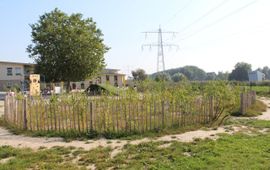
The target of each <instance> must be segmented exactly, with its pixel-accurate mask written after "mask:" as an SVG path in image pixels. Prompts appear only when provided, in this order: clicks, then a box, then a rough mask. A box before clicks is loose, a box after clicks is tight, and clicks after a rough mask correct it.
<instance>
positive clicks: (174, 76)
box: [171, 73, 187, 82]
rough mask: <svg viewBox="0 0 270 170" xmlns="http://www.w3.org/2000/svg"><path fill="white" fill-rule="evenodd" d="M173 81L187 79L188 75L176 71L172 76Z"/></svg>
mask: <svg viewBox="0 0 270 170" xmlns="http://www.w3.org/2000/svg"><path fill="white" fill-rule="evenodd" d="M171 78H172V81H174V82H180V81H185V80H187V77H186V76H185V75H184V74H182V73H175V74H174V75H173V76H172V77H171Z"/></svg>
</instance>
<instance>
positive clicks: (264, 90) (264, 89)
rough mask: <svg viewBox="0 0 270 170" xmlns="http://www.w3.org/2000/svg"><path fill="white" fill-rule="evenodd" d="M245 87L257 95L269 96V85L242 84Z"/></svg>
mask: <svg viewBox="0 0 270 170" xmlns="http://www.w3.org/2000/svg"><path fill="white" fill-rule="evenodd" d="M244 87H245V88H246V89H250V90H254V91H256V93H257V95H259V96H268V97H269V96H270V86H244Z"/></svg>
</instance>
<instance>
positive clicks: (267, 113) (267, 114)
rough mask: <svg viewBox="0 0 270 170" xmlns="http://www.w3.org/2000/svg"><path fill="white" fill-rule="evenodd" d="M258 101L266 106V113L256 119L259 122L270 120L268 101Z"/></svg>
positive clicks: (265, 99) (269, 101) (269, 103)
mask: <svg viewBox="0 0 270 170" xmlns="http://www.w3.org/2000/svg"><path fill="white" fill-rule="evenodd" d="M260 100H261V101H263V102H264V103H265V104H266V105H267V110H266V112H263V113H262V115H260V116H258V117H256V118H257V119H260V120H270V99H267V98H261V99H260Z"/></svg>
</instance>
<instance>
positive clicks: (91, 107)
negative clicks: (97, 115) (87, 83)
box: [90, 101, 93, 131]
mask: <svg viewBox="0 0 270 170" xmlns="http://www.w3.org/2000/svg"><path fill="white" fill-rule="evenodd" d="M90 130H91V131H92V130H93V104H92V101H90Z"/></svg>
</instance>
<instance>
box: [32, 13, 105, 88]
mask: <svg viewBox="0 0 270 170" xmlns="http://www.w3.org/2000/svg"><path fill="white" fill-rule="evenodd" d="M31 28H32V42H33V44H30V45H29V46H28V48H27V51H28V52H29V56H30V57H31V58H33V59H34V60H35V61H36V63H37V72H38V73H40V74H43V75H46V80H47V81H52V82H59V81H67V82H68V84H69V82H70V81H81V80H84V79H86V78H89V77H91V76H93V75H94V74H96V73H97V72H99V71H100V70H101V69H102V68H103V67H104V54H105V53H106V52H107V51H108V47H106V46H105V45H104V44H103V39H102V36H103V34H102V32H101V30H100V29H98V28H97V27H96V23H95V22H94V21H93V20H92V18H86V19H83V17H82V14H79V13H77V14H71V15H67V14H66V13H64V12H62V11H60V10H58V9H54V10H53V11H51V12H49V13H45V14H44V15H42V16H40V18H39V20H38V22H37V23H35V24H32V25H31Z"/></svg>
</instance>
